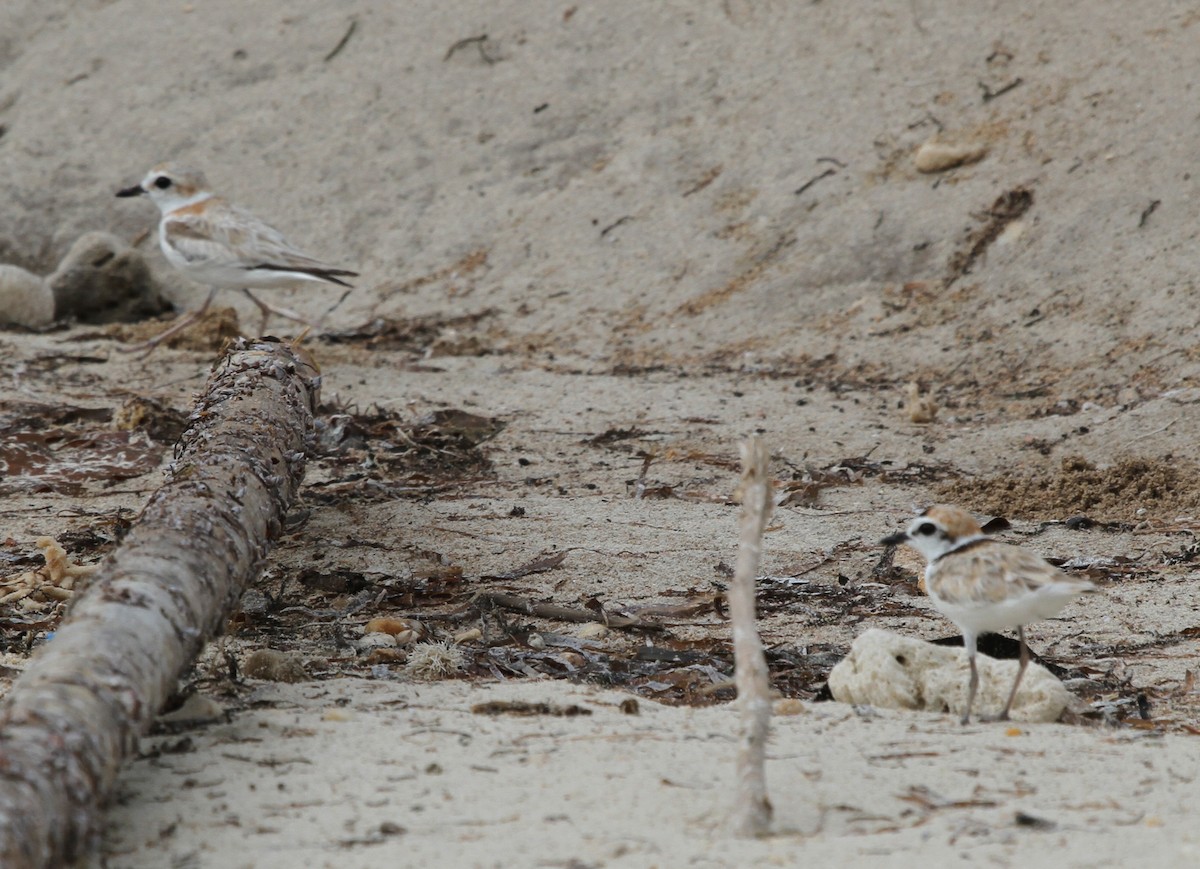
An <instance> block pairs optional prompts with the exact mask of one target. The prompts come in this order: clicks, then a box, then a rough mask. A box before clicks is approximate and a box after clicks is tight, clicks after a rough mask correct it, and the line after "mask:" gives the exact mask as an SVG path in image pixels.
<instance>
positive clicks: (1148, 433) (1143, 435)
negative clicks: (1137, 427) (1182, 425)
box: [1121, 416, 1183, 450]
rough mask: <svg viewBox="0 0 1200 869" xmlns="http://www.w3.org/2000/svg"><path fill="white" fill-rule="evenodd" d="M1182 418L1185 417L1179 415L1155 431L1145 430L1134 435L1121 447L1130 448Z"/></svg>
mask: <svg viewBox="0 0 1200 869" xmlns="http://www.w3.org/2000/svg"><path fill="white" fill-rule="evenodd" d="M1181 419H1183V417H1179V416H1177V417H1175V418H1174V419H1173V420H1171V421H1170V422H1169V423H1167V424H1166V425H1164V426H1162V427H1161V428H1156V429H1154V431H1144V432H1142V433H1141V434H1140V435H1138V436H1137V437H1132V438H1130V439H1129V440H1127V441H1125V443H1123V444H1121V449H1123V450H1124V449H1128V448H1129V447H1130V446H1131V445H1133V444H1135V443H1137V442H1138V441H1140V440H1141V439H1142V438H1148V437H1150V436H1151V435H1156V434H1162V433H1163V432H1165V431H1166V430H1167V429H1169V428H1170V427H1171V426H1173V425H1175V423H1177V422H1179V421H1180V420H1181Z"/></svg>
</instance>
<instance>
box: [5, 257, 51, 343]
mask: <svg viewBox="0 0 1200 869" xmlns="http://www.w3.org/2000/svg"><path fill="white" fill-rule="evenodd" d="M52 322H54V296H53V294H52V293H51V292H50V290H49V288H48V287H47V286H46V284H45V282H44V281H43V280H42V279H41V278H39V277H38V276H37V275H35V274H33V273H32V272H27V271H25V269H23V268H21V267H20V266H9V265H0V324H5V325H13V326H26V327H28V328H30V329H40V328H41V327H43V326H49V325H50V324H51V323H52Z"/></svg>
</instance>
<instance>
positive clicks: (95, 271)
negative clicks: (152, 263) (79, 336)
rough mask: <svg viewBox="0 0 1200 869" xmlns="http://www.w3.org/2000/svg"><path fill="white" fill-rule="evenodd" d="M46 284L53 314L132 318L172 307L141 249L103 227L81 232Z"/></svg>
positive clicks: (92, 318) (89, 318) (119, 320)
mask: <svg viewBox="0 0 1200 869" xmlns="http://www.w3.org/2000/svg"><path fill="white" fill-rule="evenodd" d="M46 284H47V286H49V288H50V292H51V293H52V294H53V297H54V316H55V317H56V318H57V319H66V318H72V319H75V320H78V321H80V322H82V323H131V322H135V321H137V320H144V319H146V318H147V317H153V316H156V315H158V314H161V313H163V312H164V311H168V310H170V305H168V304H167V303H166V302H165V301H164V300H163V297H162V292H161V288H160V286H159V283H158V281H157V280H156V279H155V277H154V275H153V273H151V271H150V267H149V266H148V265H147V264H146V260H145V258H144V257H143V256H142V254H141V253H140V252H139V251H137V250H135V249H133V248H131V247H130V246H129V245H127V244H126V243H125V242H124V241H122V240H121V239H119V238H117V237H116V236H115V235H110V234H109V233H107V232H89V233H85V234H84V235H81V236H80V237H79V238H78V240H76V242H75V244H73V245H71V249H70V250H69V251H67V255H66V256H65V257H63V259H62V262H61V263H59V265H58V270H57V271H55V272H54V274H52V275H50V277H48V278H46Z"/></svg>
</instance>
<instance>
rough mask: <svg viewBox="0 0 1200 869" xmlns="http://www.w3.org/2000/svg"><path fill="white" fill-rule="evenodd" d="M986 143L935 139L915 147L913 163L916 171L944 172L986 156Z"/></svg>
mask: <svg viewBox="0 0 1200 869" xmlns="http://www.w3.org/2000/svg"><path fill="white" fill-rule="evenodd" d="M987 151H988V149H987V146H986V145H978V144H975V145H953V144H951V143H949V142H939V141H937V140H936V139H933V140H930V141H928V142H926V143H925V144H924V145H922V146H921V147H919V148H917V152H916V153H915V154H914V155H913V164H914V165H915V166H916V167H917V171H918V172H925V173H927V174H928V173H933V172H944V171H945V170H947V169H953V168H954V167H955V166H962V165H963V164H964V163H975V162H978V161H979V160H982V159H983V158H984V157H986V156H987Z"/></svg>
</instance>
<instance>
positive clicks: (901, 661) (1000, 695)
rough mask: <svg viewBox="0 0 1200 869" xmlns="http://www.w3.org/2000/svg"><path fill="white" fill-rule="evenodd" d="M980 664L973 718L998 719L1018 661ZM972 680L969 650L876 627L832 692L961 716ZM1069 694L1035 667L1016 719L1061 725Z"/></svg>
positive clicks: (839, 672)
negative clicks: (992, 716)
mask: <svg viewBox="0 0 1200 869" xmlns="http://www.w3.org/2000/svg"><path fill="white" fill-rule="evenodd" d="M975 663H976V666H977V668H978V670H979V691H978V693H977V694H976V696H975V706H974V709H972V712H971V714H972V718H974V717H975V716H977V715H983V716H988V715H996V714H998V713H999V712H1000V710H1001V709H1003V708H1004V703H1005V701H1006V700H1008V692H1009V691H1010V690H1012V683H1013V679H1015V678H1016V676H1017V665H1018V662H1017V661H997V660H995V659H994V658H989V657H987V656H986V655H976V657H975ZM969 679H970V670H969V668H968V664H967V653H966V650H965V649H961V648H957V647H951V646H935V645H934V644H933V643H926V642H924V641H923V640H918V639H914V638H912V637H904V636H900V635H899V634H893V633H891V632H890V631H882V630H879V629H877V628H872V629H870V630H868V631H865V632H864V633H862V634H860V635H859V636H858V638H857V639H856V640H855V641H854V644H853V645H852V646H851V647H850V654H848V655H847V656H846V657H845V658H843V659H842V660H841V661H840V662H838V664H837V666H836V667H834V668H833V671H832V672H831V673H830V674H829V690H830V691H831V692H832V693H833V697H834V699H835V700H838V701H840V702H842V703H865V704H870V705H872V706H882V707H884V708H888V709H914V710H916V709H919V710H925V711H929V712H948V713H952V714H954V715H962V713H963V710H964V708H965V707H966V705H967V682H968V680H969ZM1070 696H1071V695H1070V694H1069V693H1068V692H1067V689H1066V688H1065V687H1063V684H1062V682H1060V681H1059V680H1058V679H1057V678H1055V676H1054V675H1053V674H1052V673H1051V672H1050V671H1049V670H1047V669H1046V668H1045V667H1043V666H1041V665H1040V664H1034V663H1031V664H1030V665H1029V667H1028V669H1026V670H1025V676H1024V678H1023V679H1022V680H1021V688H1020V690H1019V691H1018V692H1017V696H1016V699H1015V700H1014V701H1013V708H1012V712H1011V716H1012V718H1013V720H1015V721H1029V722H1044V721H1057V720H1058V717H1059V716H1060V715H1061V714H1062V712H1063V710H1064V709H1066V707H1067V704H1068V702H1069V701H1070Z"/></svg>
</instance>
